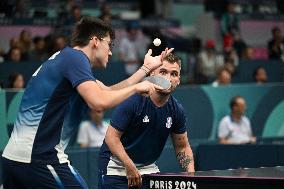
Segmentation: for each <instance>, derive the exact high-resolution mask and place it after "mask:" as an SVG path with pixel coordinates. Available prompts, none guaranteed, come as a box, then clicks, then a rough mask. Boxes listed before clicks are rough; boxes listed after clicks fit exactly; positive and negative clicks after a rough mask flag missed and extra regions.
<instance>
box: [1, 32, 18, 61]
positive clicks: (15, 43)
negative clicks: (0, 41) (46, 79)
mask: <svg viewBox="0 0 284 189" xmlns="http://www.w3.org/2000/svg"><path fill="white" fill-rule="evenodd" d="M9 45H10V47H9V50H8V52H7V53H6V54H5V57H4V59H5V60H9V56H10V54H11V51H12V49H13V48H20V47H21V44H20V41H19V39H18V38H17V37H12V38H10V40H9Z"/></svg>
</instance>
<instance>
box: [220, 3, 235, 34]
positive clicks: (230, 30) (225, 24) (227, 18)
mask: <svg viewBox="0 0 284 189" xmlns="http://www.w3.org/2000/svg"><path fill="white" fill-rule="evenodd" d="M239 22H240V21H239V17H238V15H237V14H236V12H235V4H234V3H231V2H230V3H228V5H227V11H226V12H225V13H224V14H223V16H222V18H221V32H222V36H223V37H224V36H228V35H229V36H232V37H233V38H234V37H235V34H236V33H239V31H240V26H239Z"/></svg>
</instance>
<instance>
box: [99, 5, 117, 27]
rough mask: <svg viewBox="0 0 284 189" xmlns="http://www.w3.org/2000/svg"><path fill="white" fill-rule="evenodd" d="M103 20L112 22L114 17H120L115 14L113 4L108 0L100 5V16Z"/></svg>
mask: <svg viewBox="0 0 284 189" xmlns="http://www.w3.org/2000/svg"><path fill="white" fill-rule="evenodd" d="M98 17H99V18H100V19H101V20H103V21H105V22H108V23H110V22H111V20H112V19H114V18H118V16H117V15H113V14H112V12H111V5H110V4H109V3H107V2H103V3H102V4H101V6H100V15H99V16H98Z"/></svg>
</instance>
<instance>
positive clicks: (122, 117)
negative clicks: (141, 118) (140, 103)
mask: <svg viewBox="0 0 284 189" xmlns="http://www.w3.org/2000/svg"><path fill="white" fill-rule="evenodd" d="M136 103H137V101H136V102H135V100H134V98H133V97H130V98H128V99H126V100H125V101H124V102H122V103H121V104H120V105H118V106H117V107H116V108H115V109H114V112H113V114H112V117H111V120H110V125H111V126H112V127H114V128H115V129H117V130H119V131H121V132H124V131H125V130H126V129H127V127H128V126H129V125H130V123H131V120H132V118H133V117H134V115H135V107H136Z"/></svg>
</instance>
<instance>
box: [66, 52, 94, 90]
mask: <svg viewBox="0 0 284 189" xmlns="http://www.w3.org/2000/svg"><path fill="white" fill-rule="evenodd" d="M67 56H68V57H67ZM67 56H66V57H65V58H66V61H65V62H64V66H63V70H62V71H63V75H64V77H66V78H67V79H68V80H69V81H70V82H71V83H72V86H73V87H76V86H77V85H79V84H81V83H83V82H84V81H88V80H93V81H95V80H96V79H95V78H94V76H93V73H92V69H91V65H90V62H89V60H88V59H87V57H85V56H84V55H83V54H75V53H74V54H71V53H69V54H67Z"/></svg>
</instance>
